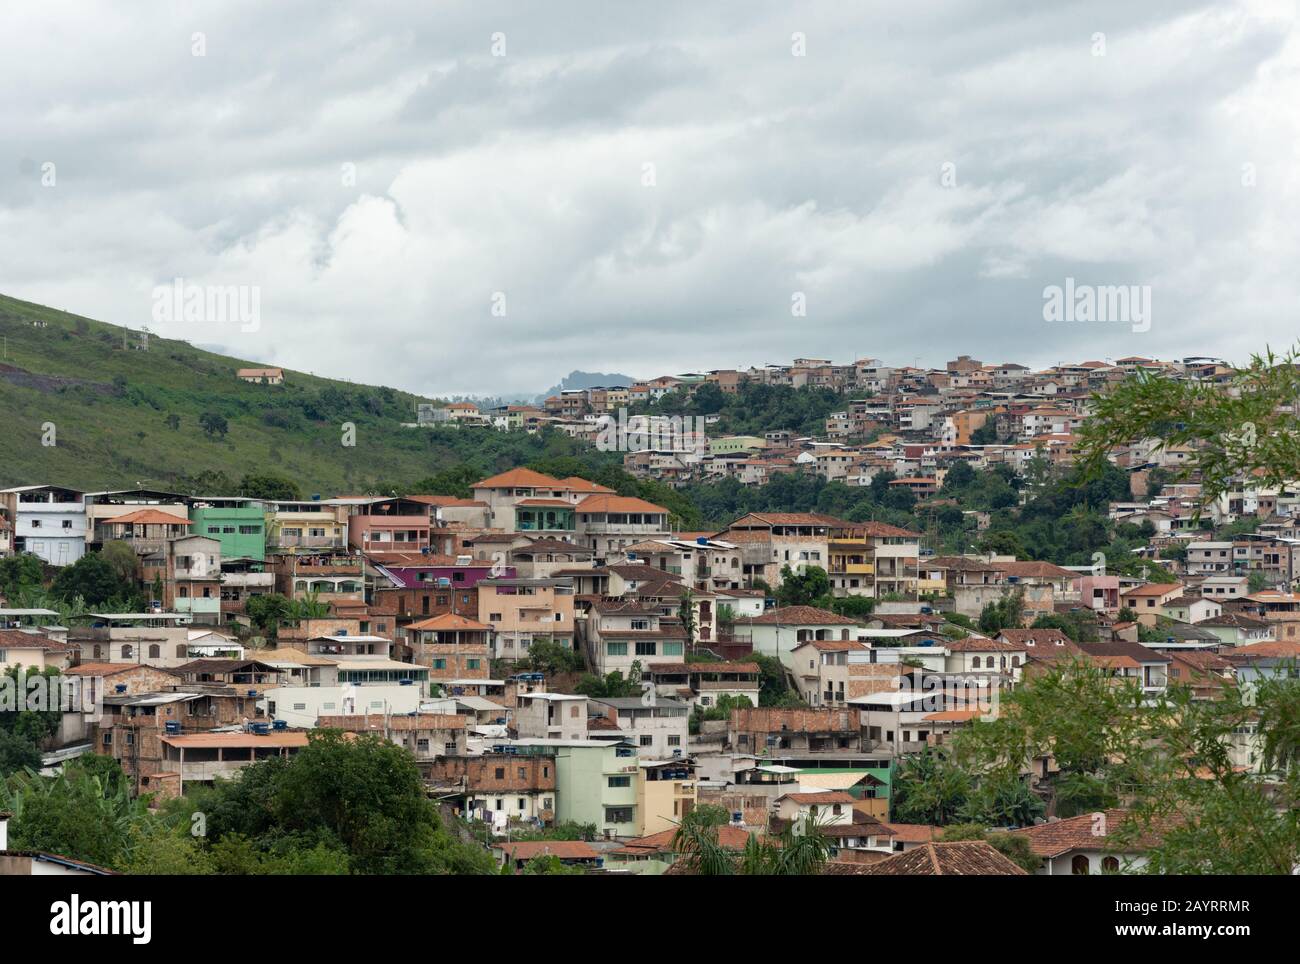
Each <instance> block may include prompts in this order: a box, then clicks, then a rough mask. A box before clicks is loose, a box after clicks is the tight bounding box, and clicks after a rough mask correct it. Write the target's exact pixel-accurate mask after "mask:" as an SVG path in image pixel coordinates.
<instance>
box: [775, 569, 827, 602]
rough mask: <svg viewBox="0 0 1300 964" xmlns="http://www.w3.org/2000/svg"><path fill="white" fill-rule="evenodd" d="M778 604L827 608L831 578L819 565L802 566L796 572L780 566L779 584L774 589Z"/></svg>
mask: <svg viewBox="0 0 1300 964" xmlns="http://www.w3.org/2000/svg"><path fill="white" fill-rule="evenodd" d="M776 603H777V605H778V606H816V607H817V608H819V609H829V608H830V605H831V580H830V576H828V575H827V574H826V570H825V569H823V568H822V567H821V566H804V567H802V568H801V569H799V570H798V571H797V572H796V571H794V570H792V569H791V568H790V567H789V566H788V565H785V566H782V567H781V586H780V588H778V589H777V591H776Z"/></svg>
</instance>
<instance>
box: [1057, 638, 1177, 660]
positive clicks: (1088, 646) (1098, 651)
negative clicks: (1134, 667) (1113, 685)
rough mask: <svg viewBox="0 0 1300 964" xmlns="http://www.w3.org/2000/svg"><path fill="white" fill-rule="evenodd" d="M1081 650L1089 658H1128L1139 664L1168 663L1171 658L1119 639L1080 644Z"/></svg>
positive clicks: (1138, 644) (1139, 644)
mask: <svg viewBox="0 0 1300 964" xmlns="http://www.w3.org/2000/svg"><path fill="white" fill-rule="evenodd" d="M1079 648H1080V649H1081V650H1083V651H1084V653H1086V654H1087V655H1089V656H1093V657H1099V658H1103V659H1105V658H1115V657H1128V658H1129V659H1131V660H1134V661H1136V662H1138V663H1167V662H1169V657H1168V656H1165V655H1164V654H1162V653H1158V652H1156V651H1155V650H1154V649H1148V648H1147V647H1146V646H1143V645H1142V644H1141V643H1131V642H1128V641H1127V640H1123V639H1117V640H1112V641H1111V642H1109V643H1079Z"/></svg>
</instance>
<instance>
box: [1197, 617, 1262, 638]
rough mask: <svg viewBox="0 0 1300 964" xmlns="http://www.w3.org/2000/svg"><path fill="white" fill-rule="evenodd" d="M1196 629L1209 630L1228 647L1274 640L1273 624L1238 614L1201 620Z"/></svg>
mask: <svg viewBox="0 0 1300 964" xmlns="http://www.w3.org/2000/svg"><path fill="white" fill-rule="evenodd" d="M1197 626H1198V628H1200V629H1206V630H1209V631H1210V632H1211V633H1213V634H1214V635H1215V636H1217V637H1219V639H1221V640H1223V642H1224V644H1225V645H1228V646H1250V645H1251V644H1253V643H1262V642H1267V641H1270V640H1272V639H1275V638H1276V637H1275V636H1274V631H1273V624H1272V623H1269V622H1266V621H1265V620H1263V619H1257V618H1256V617H1254V616H1247V615H1246V614H1245V613H1240V612H1225V613H1221V614H1219V615H1218V616H1212V617H1210V618H1209V619H1206V620H1202V621H1201V622H1200V623H1198V624H1197Z"/></svg>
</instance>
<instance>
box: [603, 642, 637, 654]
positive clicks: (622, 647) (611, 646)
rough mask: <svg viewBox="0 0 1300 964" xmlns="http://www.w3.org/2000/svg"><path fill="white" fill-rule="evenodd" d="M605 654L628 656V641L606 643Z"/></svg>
mask: <svg viewBox="0 0 1300 964" xmlns="http://www.w3.org/2000/svg"><path fill="white" fill-rule="evenodd" d="M638 645H640V644H638ZM605 655H606V656H626V655H627V643H606V644H605Z"/></svg>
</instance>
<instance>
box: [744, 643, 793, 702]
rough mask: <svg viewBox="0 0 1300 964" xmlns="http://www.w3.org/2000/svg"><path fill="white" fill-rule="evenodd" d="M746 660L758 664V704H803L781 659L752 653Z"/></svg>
mask: <svg viewBox="0 0 1300 964" xmlns="http://www.w3.org/2000/svg"><path fill="white" fill-rule="evenodd" d="M747 661H748V662H751V663H757V664H758V705H759V706H772V707H782V708H786V709H793V708H798V707H801V706H803V705H804V702H803V700H801V699H800V698H799V694H798V693H796V692H795V690H794V688H793V687H791V685H790V680H789V677H788V676H787V675H786V671H785V666H784V665H783V664H782V663H781V660H779V659H778V658H777V657H775V656H768V655H767V654H766V653H752V654H750V655H749V656H748V657H747Z"/></svg>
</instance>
